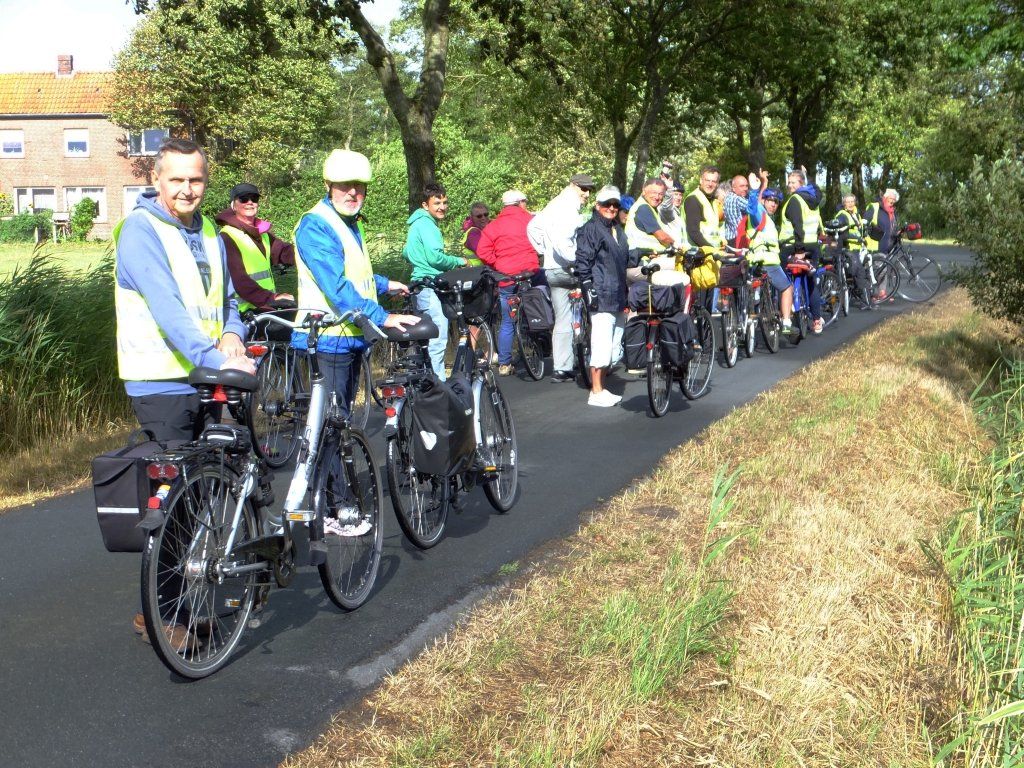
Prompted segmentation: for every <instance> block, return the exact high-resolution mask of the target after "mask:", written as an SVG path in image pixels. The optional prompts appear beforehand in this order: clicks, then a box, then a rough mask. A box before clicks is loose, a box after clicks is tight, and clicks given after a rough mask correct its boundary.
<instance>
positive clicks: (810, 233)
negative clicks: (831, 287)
mask: <svg viewBox="0 0 1024 768" xmlns="http://www.w3.org/2000/svg"><path fill="white" fill-rule="evenodd" d="M786 186H787V188H788V189H789V197H788V198H786V202H785V203H784V204H783V206H782V227H781V228H780V229H779V243H780V245H781V252H782V257H783V258H785V259H788V258H789V257H792V256H793V255H794V254H795V253H803V254H804V258H805V259H807V260H808V261H810V262H811V265H812V267H813V269H817V268H818V262H819V260H820V257H821V246H820V245H819V243H818V233H819V231H821V212H820V211H819V210H818V206H819V204H820V203H821V195H820V194H819V192H818V188H817V186H815V185H814V184H808V183H807V174H806V172H805V171H804V170H803V169H800V170H795V171H792V172H791V173H790V174H789V176H788V177H787V180H786ZM807 293H808V304H809V305H810V306H809V309H810V310H811V319H812V320H813V324H812V326H811V330H812V331H813V332H814V333H816V334H817V333H821V332H822V330H823V329H824V327H825V321H824V320H822V319H821V294H819V293H818V285H817V280H815V279H814V272H813V270H812V272H811V273H810V274H809V275H808V277H807Z"/></svg>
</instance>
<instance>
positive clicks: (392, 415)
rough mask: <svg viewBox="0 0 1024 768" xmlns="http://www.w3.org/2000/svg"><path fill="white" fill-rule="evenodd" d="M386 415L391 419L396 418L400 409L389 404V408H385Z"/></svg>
mask: <svg viewBox="0 0 1024 768" xmlns="http://www.w3.org/2000/svg"><path fill="white" fill-rule="evenodd" d="M384 415H385V416H387V417H388V418H389V419H393V418H395V416H397V415H398V411H397V410H396V409H395V407H394V406H392V405H389V406H388V407H387V408H385V409H384Z"/></svg>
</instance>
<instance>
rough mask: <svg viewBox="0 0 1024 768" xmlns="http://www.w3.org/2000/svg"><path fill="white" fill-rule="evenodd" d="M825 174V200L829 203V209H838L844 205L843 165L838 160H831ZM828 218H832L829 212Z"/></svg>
mask: <svg viewBox="0 0 1024 768" xmlns="http://www.w3.org/2000/svg"><path fill="white" fill-rule="evenodd" d="M826 168H827V170H826V174H825V202H826V204H827V205H828V208H826V209H825V210H827V211H838V210H839V209H840V208H841V207H842V192H843V190H842V187H841V186H840V183H839V177H840V175H841V174H842V172H843V168H842V166H841V165H840V164H839V162H838V161H836V160H829V162H828V165H827V166H826ZM828 218H831V214H829V216H828Z"/></svg>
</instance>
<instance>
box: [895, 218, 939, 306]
mask: <svg viewBox="0 0 1024 768" xmlns="http://www.w3.org/2000/svg"><path fill="white" fill-rule="evenodd" d="M920 234H921V227H920V225H918V224H907V225H906V226H903V227H900V228H899V229H898V230H896V231H895V232H894V233H893V235H892V246H891V247H890V248H889V252H888V253H887V254H885V256H886V258H888V259H889V260H890V261H891V262H892V263H893V264H894V265H895V267H896V270H897V272H898V274H899V285H898V287H897V292H898V293H899V295H900V297H901V298H903V299H906V300H907V301H910V302H913V303H915V304H918V303H921V302H924V301H928V300H929V299H931V298H932V297H933V296H935V294H936V293H938V292H939V288H940V287H941V286H942V270H941V269H939V265H938V264H936V263H935V262H934V261H933V260H932V259H930V258H928V257H927V256H922V255H921V254H919V253H914V252H912V251H911V250H910V245H909V244H904V242H903V239H904V237H907V239H919V238H920ZM908 235H916V237H909V236H908Z"/></svg>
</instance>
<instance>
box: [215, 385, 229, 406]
mask: <svg viewBox="0 0 1024 768" xmlns="http://www.w3.org/2000/svg"><path fill="white" fill-rule="evenodd" d="M227 401H228V393H227V392H225V391H224V387H223V386H221V385H220V384H218V385H217V386H216V388H214V390H213V402H215V403H226V402H227Z"/></svg>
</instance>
